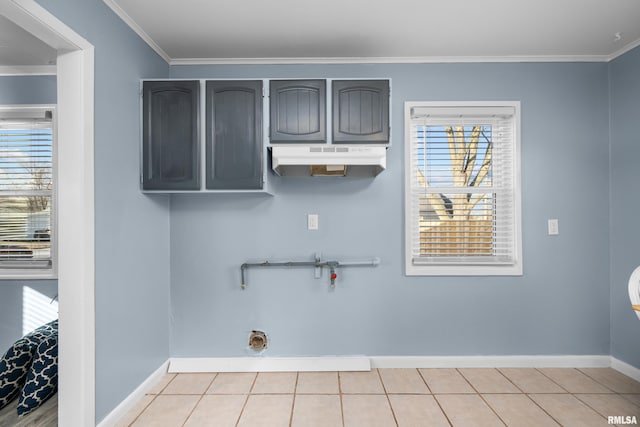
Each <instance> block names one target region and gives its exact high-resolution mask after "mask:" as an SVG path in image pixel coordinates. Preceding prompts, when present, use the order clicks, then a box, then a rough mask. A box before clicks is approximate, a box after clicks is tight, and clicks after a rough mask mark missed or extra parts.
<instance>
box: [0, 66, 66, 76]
mask: <svg viewBox="0 0 640 427" xmlns="http://www.w3.org/2000/svg"><path fill="white" fill-rule="evenodd" d="M56 73H57V67H56V66H55V65H0V76H55V75H56Z"/></svg>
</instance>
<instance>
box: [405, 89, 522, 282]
mask: <svg viewBox="0 0 640 427" xmlns="http://www.w3.org/2000/svg"><path fill="white" fill-rule="evenodd" d="M479 107H480V108H483V109H485V108H486V109H487V111H490V110H491V109H495V110H499V109H501V108H502V109H504V108H505V107H507V108H512V109H513V111H514V113H513V126H514V128H513V139H514V141H513V144H514V145H513V147H512V148H513V158H512V165H511V166H512V173H513V176H512V177H511V178H512V191H513V206H512V207H511V208H512V209H513V218H512V220H513V236H512V248H511V250H512V252H511V253H512V256H513V262H511V263H500V262H496V263H471V262H468V260H461V261H460V262H459V263H455V262H452V261H451V259H449V260H448V261H447V262H446V263H437V262H435V261H434V262H433V263H429V264H428V265H427V264H415V263H414V260H413V256H412V246H413V236H414V235H415V234H414V231H413V230H412V224H413V223H414V221H413V218H412V204H413V199H412V171H413V169H412V151H413V149H414V146H413V144H412V140H411V135H412V132H411V131H412V111H413V109H414V108H432V109H447V110H448V109H451V111H452V118H453V117H454V116H455V114H456V112H460V111H465V110H469V109H478V108H479ZM458 114H459V113H458ZM488 115H489V114H488ZM404 125H405V135H404V142H405V159H404V174H405V188H404V198H405V203H404V213H405V215H404V219H405V223H404V229H405V230H404V231H405V255H404V256H405V275H407V276H521V275H523V265H522V264H523V263H522V218H521V217H522V215H521V192H522V187H521V179H520V175H521V172H520V141H521V134H520V101H486V102H485V101H406V102H405V109H404Z"/></svg>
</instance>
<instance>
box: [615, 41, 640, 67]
mask: <svg viewBox="0 0 640 427" xmlns="http://www.w3.org/2000/svg"><path fill="white" fill-rule="evenodd" d="M638 46H640V39H638V40H635V41H633V42H631V43H629V44H627V45H625V46H623V47H622V48H621V49H619V50H617V51H615V52H614V53H612V54H611V55H609V57H608V59H607V62H609V61H613V60H614V59H616V58H617V57H619V56H622V55H624V54H625V53H627V52H629V51H630V50H633V49H635V48H636V47H638Z"/></svg>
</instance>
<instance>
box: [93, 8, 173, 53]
mask: <svg viewBox="0 0 640 427" xmlns="http://www.w3.org/2000/svg"><path fill="white" fill-rule="evenodd" d="M102 1H103V2H104V3H105V4H106V5H107V6H108V7H109V8H110V9H111V10H112V11H113V13H115V14H116V15H118V16H119V17H120V19H122V20H123V21H124V23H125V24H127V25H128V26H129V28H131V29H132V30H133V31H134V32H135V33H136V34H137V35H138V36H139V37H140V38H141V39H142V40H144V42H145V43H147V44H148V45H149V47H150V48H151V49H153V50H154V51H155V52H156V53H157V54H158V55H160V57H161V58H162V59H164V60H165V62H166V63H167V64H170V63H171V57H169V55H168V54H167V52H165V51H164V50H163V49H162V48H161V47H160V46H158V44H157V43H156V42H155V41H153V39H152V38H151V36H149V34H147V33H146V32H145V31H144V30H143V29H142V27H140V26H139V25H138V24H137V23H136V21H134V20H133V18H131V17H130V16H129V15H128V14H127V12H125V11H124V9H122V8H121V7H120V5H118V3H116V2H115V0H102Z"/></svg>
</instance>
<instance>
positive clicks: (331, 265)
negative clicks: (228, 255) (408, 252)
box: [240, 257, 380, 289]
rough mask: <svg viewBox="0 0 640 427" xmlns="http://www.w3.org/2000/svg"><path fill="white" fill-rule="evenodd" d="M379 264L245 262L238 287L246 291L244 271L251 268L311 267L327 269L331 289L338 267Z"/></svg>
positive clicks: (372, 260)
mask: <svg viewBox="0 0 640 427" xmlns="http://www.w3.org/2000/svg"><path fill="white" fill-rule="evenodd" d="M378 264H380V258H378V257H375V258H372V259H369V260H356V261H322V260H321V259H320V258H318V257H316V259H315V261H279V262H274V261H262V262H245V263H243V264H242V265H241V266H240V277H241V283H240V287H241V288H242V289H246V287H247V281H246V277H245V270H247V269H249V268H253V267H313V268H320V269H322V268H328V269H329V284H330V286H331V288H335V286H336V279H337V278H338V273H337V269H338V268H339V267H353V266H361V267H363V266H364V267H368V266H370V267H375V266H377V265H378Z"/></svg>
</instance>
